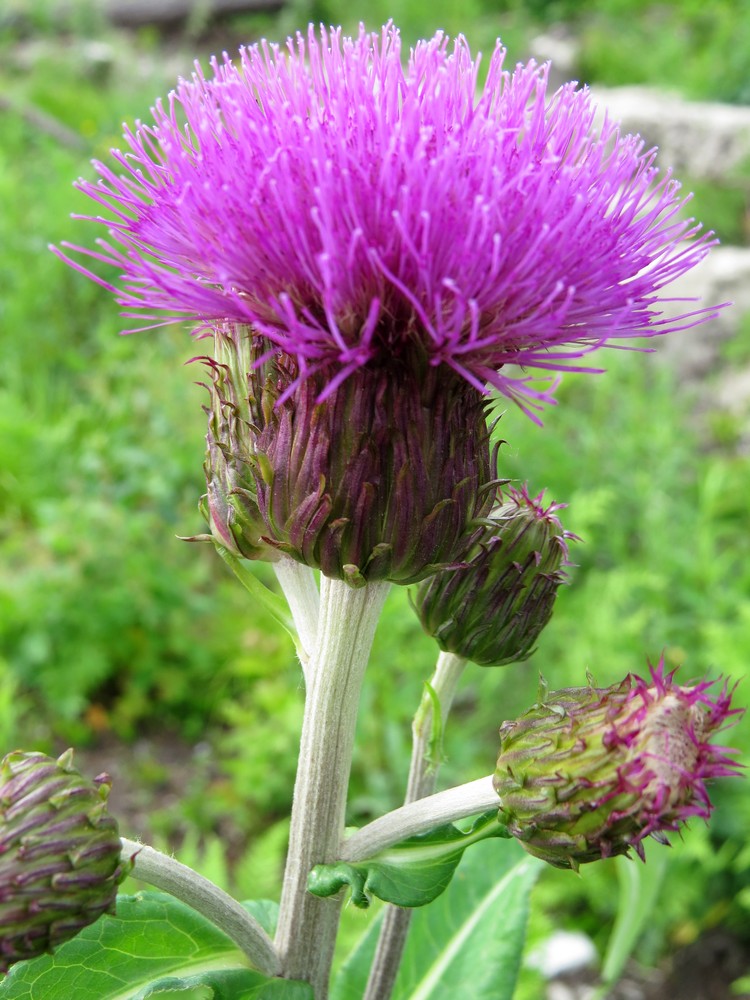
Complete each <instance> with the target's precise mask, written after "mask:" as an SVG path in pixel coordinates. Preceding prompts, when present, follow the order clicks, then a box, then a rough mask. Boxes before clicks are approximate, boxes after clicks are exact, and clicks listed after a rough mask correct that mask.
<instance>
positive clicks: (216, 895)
mask: <svg viewBox="0 0 750 1000" xmlns="http://www.w3.org/2000/svg"><path fill="white" fill-rule="evenodd" d="M122 858H123V861H128V862H129V861H130V860H131V859H132V860H133V862H134V863H133V870H132V873H131V874H132V875H133V877H134V878H137V879H140V880H141V881H142V882H148V884H149V885H153V886H154V887H155V888H157V889H162V890H163V891H164V892H168V893H170V895H172V896H174V897H175V898H176V899H179V900H181V901H182V902H183V903H187V904H188V906H192V908H193V909H194V910H196V911H197V912H198V913H200V914H202V915H203V916H204V917H206V918H207V919H208V920H210V921H211V923H213V924H215V925H216V926H217V927H218V928H220V929H221V930H222V931H224V933H225V934H226V935H227V937H229V938H231V939H232V941H234V943H235V944H236V945H237V946H238V947H239V948H241V949H242V951H243V952H244V953H245V955H247V957H248V958H249V959H250V961H251V962H252V964H253V966H254V967H255V968H256V969H259V970H260V971H261V972H263V973H265V974H266V975H267V976H275V975H276V974H277V972H278V970H279V959H278V955H277V954H276V950H275V948H274V946H273V942H272V941H271V939H270V937H269V936H268V935H267V934H266V932H265V931H264V930H263V928H262V927H261V926H260V924H259V923H258V921H257V920H256V919H255V918H254V917H252V916H251V915H250V914H249V913H248V912H247V910H246V909H245V908H244V907H243V906H241V905H240V904H239V903H238V902H237V900H235V899H232V897H231V896H230V895H228V894H227V893H226V892H224V890H223V889H220V888H219V887H218V886H217V885H214V883H213V882H211V881H210V880H209V879H207V878H204V876H203V875H199V874H198V872H196V871H193V869H192V868H188V866H187V865H183V864H181V863H180V862H179V861H176V860H175V859H174V858H170V857H169V856H168V855H166V854H162V853H161V851H156V850H154V848H153V847H146V846H145V845H144V844H139V843H138V842H137V841H135V840H126V839H125V838H124V837H123V838H122Z"/></svg>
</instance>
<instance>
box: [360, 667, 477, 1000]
mask: <svg viewBox="0 0 750 1000" xmlns="http://www.w3.org/2000/svg"><path fill="white" fill-rule="evenodd" d="M465 666H466V660H465V659H464V658H463V657H461V656H456V655H455V654H453V653H441V654H440V656H439V657H438V661H437V665H436V666H435V672H434V674H433V675H432V677H431V678H430V683H429V685H428V687H427V689H426V690H425V693H424V694H423V695H422V702H421V704H420V706H419V708H418V710H417V714H416V715H415V716H414V722H413V724H412V754H411V767H410V769H409V780H408V783H407V786H406V797H405V799H404V803H405V804H408V803H410V802H416V801H417V800H419V799H422V798H424V797H425V796H426V795H431V794H432V793H433V792H434V791H435V785H436V784H437V773H438V768H439V767H440V757H441V753H442V742H443V730H444V728H445V723H446V720H447V718H448V713H449V712H450V709H451V705H452V704H453V697H454V695H455V693H456V687H457V685H458V681H459V679H460V677H461V674H462V673H463V669H464V667H465ZM438 706H439V717H436V709H437V708H438ZM411 917H412V911H411V910H410V909H404V908H402V907H399V906H386V910H385V916H384V918H383V926H382V928H381V930H380V937H379V938H378V946H377V949H376V951H375V958H374V959H373V963H372V968H371V970H370V978H369V980H368V983H367V989H366V990H365V995H364V1000H388V997H390V995H391V993H392V992H393V987H394V985H395V983H396V976H397V975H398V970H399V966H400V965H401V958H402V956H403V953H404V947H405V945H406V935H407V934H408V932H409V925H410V924H411Z"/></svg>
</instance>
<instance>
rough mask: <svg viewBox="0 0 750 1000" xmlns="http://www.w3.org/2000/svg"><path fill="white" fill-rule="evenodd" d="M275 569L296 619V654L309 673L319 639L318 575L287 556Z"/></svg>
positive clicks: (275, 564) (303, 668) (304, 669)
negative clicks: (309, 666)
mask: <svg viewBox="0 0 750 1000" xmlns="http://www.w3.org/2000/svg"><path fill="white" fill-rule="evenodd" d="M273 569H274V572H275V573H276V579H277V580H278V581H279V585H280V587H281V589H282V590H283V591H284V596H285V597H286V599H287V602H288V604H289V610H290V611H291V613H292V618H293V619H294V626H295V628H296V629H297V636H298V637H299V642H298V644H297V652H298V654H299V658H300V661H301V663H302V671H303V673H306V672H307V665H308V663H309V661H310V656H311V655H312V652H313V650H314V649H315V642H316V639H317V636H318V615H319V613H320V594H319V593H318V585H317V583H316V582H315V573H314V572H313V570H312V569H310V567H309V566H304V565H303V564H302V563H298V562H296V560H294V559H289V558H287V557H283V558H282V559H280V560H279V561H278V562H275V563H273Z"/></svg>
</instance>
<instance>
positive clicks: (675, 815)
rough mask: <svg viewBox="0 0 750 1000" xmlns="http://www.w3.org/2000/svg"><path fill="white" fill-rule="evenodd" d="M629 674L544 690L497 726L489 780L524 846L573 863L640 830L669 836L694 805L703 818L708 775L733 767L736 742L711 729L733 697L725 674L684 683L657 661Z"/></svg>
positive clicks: (631, 843) (638, 837)
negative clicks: (725, 742)
mask: <svg viewBox="0 0 750 1000" xmlns="http://www.w3.org/2000/svg"><path fill="white" fill-rule="evenodd" d="M650 672H651V676H650V681H646V680H643V679H642V678H640V677H636V676H634V675H632V674H629V675H628V676H627V677H626V678H625V680H624V681H622V682H621V683H620V684H614V685H613V686H612V687H608V688H595V687H593V685H590V686H588V687H581V688H565V689H563V690H561V691H556V692H553V693H552V694H547V693H546V692H545V691H542V692H541V694H540V700H539V703H538V704H537V705H535V706H534V707H533V708H531V709H530V710H529V711H528V712H526V713H525V715H523V716H521V718H520V719H518V720H516V721H513V722H506V723H504V724H503V726H502V727H501V729H500V756H499V757H498V760H497V768H496V770H495V778H494V785H495V790H496V791H497V793H498V795H499V796H500V799H501V807H500V820H501V821H502V822H503V823H505V824H506V825H507V827H508V830H509V832H510V833H511V835H512V836H514V837H516V838H517V839H518V840H519V841H520V843H521V845H522V846H523V847H524V848H525V849H526V850H527V851H528V852H529V853H530V854H533V855H535V856H536V857H538V858H542V859H543V860H544V861H547V862H549V863H550V864H551V865H554V866H555V867H556V868H573V869H577V868H578V866H579V865H580V864H583V863H585V862H588V861H596V860H597V859H599V858H607V857H612V856H615V855H618V854H628V853H629V852H630V850H631V848H632V849H634V850H635V851H636V853H637V854H638V855H639V857H641V858H642V859H644V860H645V856H644V851H643V840H644V838H646V837H648V836H651V837H653V838H654V839H655V840H658V841H659V842H661V843H668V840H667V839H666V836H665V832H667V831H670V830H678V829H679V828H680V825H681V824H682V823H684V822H685V821H686V820H688V819H689V818H690V817H691V816H701V817H703V818H704V819H708V817H709V816H710V814H711V810H712V805H711V802H710V800H709V797H708V792H707V790H706V782H707V781H708V780H710V779H711V778H717V777H721V776H728V775H736V774H737V773H738V768H739V765H738V764H736V763H735V762H734V761H732V760H731V758H730V757H728V756H727V754H728V753H732V752H733V751H731V750H728V749H727V748H726V747H718V746H712V745H711V744H710V743H709V742H708V740H709V739H710V738H711V737H712V736H713V735H714V734H716V733H717V732H719V731H720V730H721V729H723V728H725V727H726V726H727V725H731V724H732V722H734V721H736V720H735V719H734V718H733V717H734V716H736V715H738V714H740V711H741V710H740V709H732V708H731V707H730V705H731V694H732V692H730V691H728V690H727V687H726V684H725V685H724V686H723V687H722V688H721V690H720V691H719V693H718V695H716V696H715V698H711V697H710V696H709V693H708V692H709V689H710V688H711V687H712V686H713V683H714V682H711V681H706V682H702V683H700V684H696V685H694V686H689V687H680V686H679V685H677V684H675V683H674V674H675V671H672V672H671V673H669V674H665V673H664V663H663V660H662V661H660V663H659V665H658V666H657V667H656V668H654V667H651V668H650Z"/></svg>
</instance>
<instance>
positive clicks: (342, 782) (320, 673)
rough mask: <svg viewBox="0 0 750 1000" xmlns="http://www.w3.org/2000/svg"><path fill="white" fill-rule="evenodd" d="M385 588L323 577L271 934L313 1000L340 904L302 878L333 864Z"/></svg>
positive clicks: (321, 988)
mask: <svg viewBox="0 0 750 1000" xmlns="http://www.w3.org/2000/svg"><path fill="white" fill-rule="evenodd" d="M389 586H390V585H389V584H386V583H372V584H368V585H366V586H365V587H362V588H359V589H353V588H351V587H350V586H349V585H348V584H346V583H344V582H343V581H340V580H331V579H328V578H326V577H322V578H321V594H320V617H319V622H318V629H317V639H316V643H315V648H314V652H313V654H312V657H311V659H310V663H309V664H308V670H307V677H308V688H307V697H306V701H305V715H304V720H303V723H302V736H301V740H300V754H299V766H298V770H297V780H296V783H295V786H294V802H293V806H292V822H291V830H290V834H289V853H288V855H287V863H286V870H285V872H284V885H283V889H282V895H281V910H280V913H279V926H278V931H277V934H276V948H277V950H278V953H279V956H280V960H281V972H282V975H284V976H286V977H287V978H290V979H303V980H306V981H307V982H310V983H311V984H312V986H313V989H314V991H315V998H316V1000H325V998H326V997H327V995H328V979H329V976H330V968H331V961H332V959H333V949H334V944H335V939H336V930H337V927H338V919H339V911H340V906H341V903H340V901H339V900H335V899H320V898H318V897H317V896H313V895H311V894H310V893H308V892H307V876H308V874H309V872H310V869H311V868H312V867H313V866H314V865H316V864H325V863H330V862H332V861H335V860H337V858H338V852H339V848H340V844H341V838H342V836H343V832H344V814H345V807H346V794H347V789H348V785H349V772H350V769H351V759H352V750H353V747H354V732H355V728H356V723H357V709H358V706H359V694H360V689H361V686H362V678H363V676H364V672H365V667H366V666H367V660H368V657H369V653H370V647H371V645H372V639H373V636H374V634H375V627H376V625H377V622H378V619H379V617H380V612H381V610H382V607H383V602H384V600H385V597H386V594H387V593H388V589H389Z"/></svg>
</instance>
